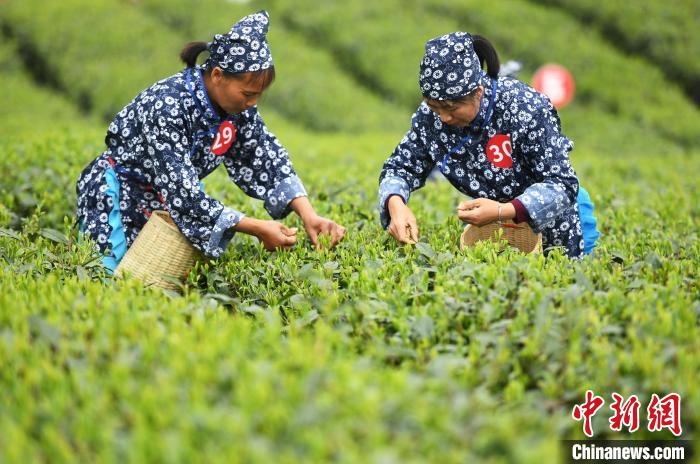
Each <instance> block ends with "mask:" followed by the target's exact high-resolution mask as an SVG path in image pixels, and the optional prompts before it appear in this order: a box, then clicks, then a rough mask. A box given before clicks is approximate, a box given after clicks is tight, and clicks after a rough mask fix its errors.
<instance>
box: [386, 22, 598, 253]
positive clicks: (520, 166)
mask: <svg viewBox="0 0 700 464" xmlns="http://www.w3.org/2000/svg"><path fill="white" fill-rule="evenodd" d="M482 63H485V64H486V66H485V67H486V69H487V70H488V72H486V71H484V70H483V69H482ZM498 70H499V61H498V55H497V53H496V51H495V50H494V48H493V46H492V45H491V43H490V42H489V41H488V40H486V39H485V38H483V37H481V36H478V35H471V34H469V33H466V32H454V33H451V34H446V35H443V36H441V37H437V38H435V39H432V40H429V41H428V42H427V43H426V46H425V55H424V57H423V59H422V61H421V64H420V73H419V84H420V88H421V92H422V94H423V98H424V99H423V102H422V103H421V104H420V106H419V107H418V110H417V111H416V112H415V113H414V115H413V118H412V121H411V128H410V129H409V130H408V132H407V133H406V135H405V136H404V137H403V139H402V140H401V142H400V143H399V144H398V146H397V147H396V148H395V149H394V151H393V153H392V154H391V156H390V157H389V158H388V159H387V160H386V162H385V163H384V167H383V169H382V171H381V174H380V178H379V181H380V182H379V210H380V216H381V221H382V226H383V227H384V228H386V229H388V232H389V233H390V234H391V235H392V236H393V237H394V238H396V239H397V240H398V241H400V242H403V243H414V242H415V241H416V240H417V239H418V226H417V221H416V218H415V216H414V215H413V212H412V211H411V210H410V209H409V208H408V206H407V203H408V200H409V197H410V195H411V193H412V192H413V191H415V190H416V189H419V188H421V187H423V185H424V184H425V180H426V178H427V177H428V175H429V174H430V172H431V170H432V169H433V167H434V166H435V165H437V166H438V167H439V169H440V171H441V172H442V174H443V175H444V176H445V177H446V178H447V179H448V180H449V181H450V183H452V185H453V186H454V187H456V188H457V189H458V190H459V191H460V192H462V193H463V194H465V195H467V196H469V197H471V198H473V199H472V200H470V201H463V202H461V203H460V204H459V205H458V206H457V215H458V217H459V218H460V219H461V220H462V221H464V222H466V223H467V224H473V225H476V226H483V225H486V224H490V223H493V222H496V221H498V222H502V221H506V220H513V222H514V223H515V224H518V223H527V224H528V225H529V226H530V227H531V228H532V230H533V231H534V232H536V233H541V234H542V246H543V248H544V251H545V254H546V253H548V252H549V251H551V250H552V249H553V248H555V247H558V248H560V249H561V250H562V252H563V253H564V254H565V255H567V256H569V257H573V258H581V257H583V256H584V255H585V254H586V253H590V252H591V250H592V249H593V247H594V244H595V241H596V239H597V237H598V235H599V234H598V231H597V230H596V219H595V217H594V216H593V205H592V203H591V201H590V198H589V196H588V193H587V192H586V191H585V190H584V189H583V188H581V187H580V186H579V181H578V177H577V176H576V173H575V171H574V168H573V167H572V165H571V161H570V160H569V152H570V151H571V150H572V148H573V143H572V142H571V140H569V139H568V138H567V137H565V136H564V135H563V134H562V133H561V125H560V120H559V115H558V114H557V111H556V109H555V108H554V107H553V106H552V104H551V102H550V100H549V99H548V98H547V97H546V96H545V95H543V94H541V93H538V92H537V91H536V90H534V89H533V88H531V87H529V86H528V85H526V84H525V83H523V82H520V81H518V80H517V79H514V78H512V77H507V76H501V77H499V76H498Z"/></svg>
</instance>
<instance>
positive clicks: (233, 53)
mask: <svg viewBox="0 0 700 464" xmlns="http://www.w3.org/2000/svg"><path fill="white" fill-rule="evenodd" d="M268 26H269V15H268V14H267V12H265V11H260V12H258V13H255V14H251V15H249V16H246V17H245V18H243V19H241V20H240V21H238V22H237V23H236V24H234V25H233V27H232V28H231V30H230V31H229V32H228V33H227V34H218V35H216V36H214V39H213V41H212V42H211V43H209V44H207V43H204V42H194V43H190V44H188V45H186V46H185V48H184V49H183V51H182V52H181V55H180V56H181V58H182V60H183V61H184V62H185V63H186V64H187V68H186V69H184V70H182V71H181V72H179V73H177V74H175V75H174V76H171V77H169V78H166V79H163V80H161V81H159V82H157V83H155V84H153V85H152V86H151V87H149V88H148V89H146V90H144V91H143V92H141V93H140V94H139V95H137V96H136V98H134V100H133V101H132V102H131V103H129V104H128V105H127V106H126V107H125V108H124V109H123V110H121V111H120V112H119V113H118V114H117V116H116V117H115V118H114V120H113V121H112V123H111V124H110V125H109V129H108V131H107V136H106V143H107V149H106V151H105V152H104V153H102V154H101V155H100V156H98V157H97V158H96V159H95V160H94V161H92V162H91V163H90V164H89V165H88V166H87V167H86V168H85V169H84V170H83V172H82V173H81V175H80V177H79V179H78V184H77V191H78V209H77V215H78V219H79V222H80V225H81V230H82V231H83V232H84V233H86V234H88V235H89V236H90V237H91V238H92V239H94V240H95V241H96V242H97V244H98V246H99V249H100V251H101V252H103V253H105V258H104V261H105V264H106V265H107V267H109V268H110V269H112V270H114V269H115V268H116V266H117V265H118V264H119V261H120V260H121V258H122V257H123V256H124V254H125V253H126V250H127V248H129V247H130V246H131V244H132V243H133V241H134V240H135V238H136V236H137V235H138V233H139V231H140V230H141V229H142V228H143V227H144V225H145V223H146V221H147V219H148V218H149V216H150V215H151V213H152V212H153V211H154V210H165V211H167V213H169V215H170V217H171V218H172V220H173V222H174V223H175V225H176V226H177V227H178V228H179V230H180V231H181V232H182V234H184V236H185V237H186V238H187V239H188V240H189V241H190V242H191V244H192V245H193V246H194V247H195V248H196V249H198V250H200V251H201V252H202V253H203V254H204V255H206V256H211V257H217V256H220V255H221V254H222V253H223V252H224V249H225V248H226V246H227V244H228V243H229V241H230V240H231V238H232V237H233V235H234V233H235V232H236V231H240V232H243V233H247V234H251V235H255V236H256V237H258V238H259V239H260V240H261V241H262V243H263V244H264V246H265V248H267V249H268V250H273V249H277V248H287V247H290V246H292V245H294V243H295V242H296V229H290V228H287V227H285V226H284V225H283V224H281V223H278V222H275V221H271V220H258V219H253V218H249V217H246V216H245V215H244V214H243V213H242V212H240V211H236V210H235V209H232V208H229V207H227V206H225V205H224V204H223V203H221V202H220V201H219V200H216V199H215V198H213V197H211V196H209V195H208V194H207V193H205V192H204V190H203V189H202V186H201V184H200V180H201V179H203V178H204V177H206V176H207V175H209V174H211V173H212V171H214V170H215V169H216V168H217V167H218V166H219V165H220V164H224V166H225V168H226V170H227V171H228V175H229V177H230V179H231V180H232V181H233V182H234V183H236V184H237V185H238V186H239V187H240V188H241V189H242V190H243V191H244V192H245V193H246V194H248V195H249V196H251V197H254V198H257V199H260V200H263V201H264V204H265V209H266V210H267V211H268V213H269V214H270V216H272V217H273V218H275V219H278V218H283V217H285V216H286V215H287V214H289V212H291V210H294V211H295V212H296V213H297V214H298V215H299V216H300V217H301V218H302V220H303V222H304V227H305V229H306V231H307V233H308V234H309V237H310V238H311V240H312V242H314V244H316V245H317V246H318V244H319V241H318V235H319V234H327V235H329V236H330V244H331V246H334V245H335V244H336V243H338V242H339V241H340V240H341V239H342V238H343V235H344V232H345V231H344V229H343V227H341V226H340V225H338V224H336V223H335V222H333V221H331V220H329V219H326V218H323V217H320V216H318V215H317V214H316V213H315V212H314V209H313V208H312V206H311V204H310V203H309V201H308V199H307V194H306V191H305V189H304V186H303V184H302V182H301V180H300V179H299V177H298V176H297V174H296V172H295V171H294V168H293V167H292V164H291V162H290V160H289V156H288V153H287V151H286V150H285V149H284V147H283V146H282V145H281V144H280V142H279V141H278V140H277V138H276V137H275V136H274V135H273V134H272V133H271V132H270V131H269V130H268V129H267V127H266V125H265V123H264V122H263V119H262V117H261V116H260V113H259V112H258V109H257V106H256V103H257V100H258V97H259V96H260V95H261V94H262V93H263V92H264V91H265V90H266V89H267V87H268V86H269V85H270V84H271V83H272V81H273V80H274V77H275V68H274V65H273V61H272V55H271V53H270V47H269V44H268V42H267V38H266V34H267V31H268ZM203 51H208V52H209V57H208V59H207V61H206V63H205V64H203V65H196V59H197V56H198V55H199V54H200V53H201V52H203Z"/></svg>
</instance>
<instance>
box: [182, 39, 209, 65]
mask: <svg viewBox="0 0 700 464" xmlns="http://www.w3.org/2000/svg"><path fill="white" fill-rule="evenodd" d="M207 48H208V47H207V43H206V42H189V43H187V44H186V45H185V46H184V47H182V51H181V52H180V59H181V60H182V62H183V63H185V64H186V65H187V67H188V68H194V67H195V65H196V64H197V57H198V56H199V54H200V53H202V52H203V51H205V50H206V49H207Z"/></svg>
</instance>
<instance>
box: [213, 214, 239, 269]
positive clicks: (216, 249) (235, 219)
mask: <svg viewBox="0 0 700 464" xmlns="http://www.w3.org/2000/svg"><path fill="white" fill-rule="evenodd" d="M244 217H245V215H244V214H243V213H241V212H239V211H235V210H233V209H231V208H226V207H224V209H223V211H222V212H221V214H220V215H219V219H217V220H216V224H215V225H214V229H213V230H212V232H211V238H210V239H209V243H208V244H207V250H208V251H209V254H211V255H212V256H213V257H214V258H218V257H219V256H221V255H222V254H223V253H224V250H226V247H227V246H228V244H229V242H230V241H231V239H232V238H233V236H234V235H235V233H236V231H235V230H234V229H233V228H234V227H235V226H236V224H238V223H239V222H240V221H241V219H243V218H244Z"/></svg>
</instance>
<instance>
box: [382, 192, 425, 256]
mask: <svg viewBox="0 0 700 464" xmlns="http://www.w3.org/2000/svg"><path fill="white" fill-rule="evenodd" d="M387 208H388V210H389V216H390V217H391V222H390V223H389V228H388V229H387V231H388V232H389V234H391V236H392V237H394V238H395V239H396V240H398V241H399V242H401V243H410V244H415V243H416V242H418V224H417V223H416V217H415V216H414V215H413V212H412V211H411V210H410V209H409V207H408V206H406V204H405V203H404V202H403V199H402V198H401V197H400V196H398V195H393V196H391V197H389V199H388V200H387Z"/></svg>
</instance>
